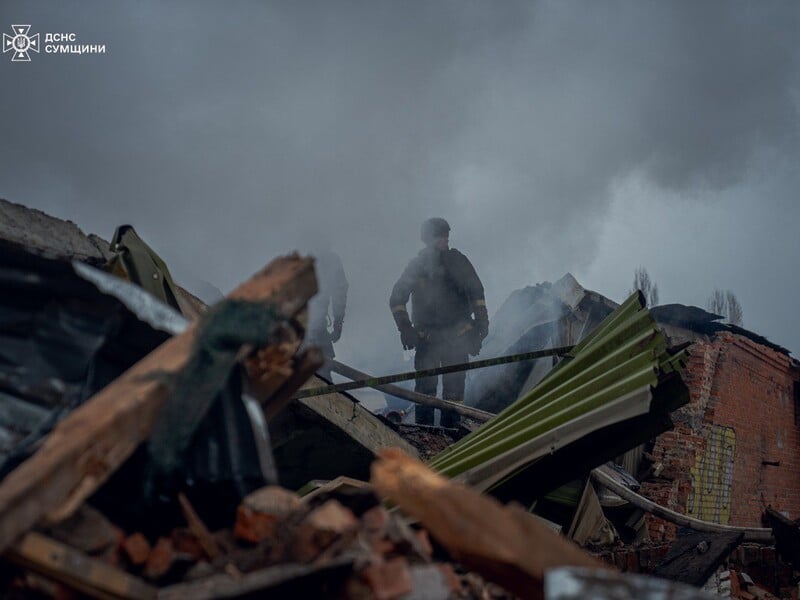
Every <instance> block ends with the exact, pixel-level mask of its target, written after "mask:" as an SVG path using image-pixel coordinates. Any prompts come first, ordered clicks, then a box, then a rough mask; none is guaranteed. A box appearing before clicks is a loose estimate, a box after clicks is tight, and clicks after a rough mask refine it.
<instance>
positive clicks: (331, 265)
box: [306, 248, 348, 379]
mask: <svg viewBox="0 0 800 600" xmlns="http://www.w3.org/2000/svg"><path fill="white" fill-rule="evenodd" d="M314 258H315V261H316V273H317V286H318V288H319V291H318V292H317V295H316V296H314V297H313V298H312V299H311V301H310V302H309V303H308V332H307V333H306V342H307V343H309V344H316V345H317V346H319V347H320V350H322V353H323V354H324V355H325V358H326V359H327V360H330V359H332V358H333V357H334V356H335V353H334V352H333V344H334V343H335V342H338V341H339V338H340V337H341V336H342V323H344V311H345V308H346V306H347V288H348V284H347V278H346V277H345V274H344V266H343V265H342V259H341V258H339V255H338V254H336V253H335V252H333V251H332V250H330V249H328V248H323V249H322V250H320V251H318V252H317V253H316V254H315V256H314ZM328 327H331V329H330V330H329V329H328ZM319 373H320V374H321V375H322V376H323V377H326V378H327V379H330V378H331V367H330V364H329V363H328V362H326V363H325V365H324V366H323V367H322V368H321V369H320V370H319Z"/></svg>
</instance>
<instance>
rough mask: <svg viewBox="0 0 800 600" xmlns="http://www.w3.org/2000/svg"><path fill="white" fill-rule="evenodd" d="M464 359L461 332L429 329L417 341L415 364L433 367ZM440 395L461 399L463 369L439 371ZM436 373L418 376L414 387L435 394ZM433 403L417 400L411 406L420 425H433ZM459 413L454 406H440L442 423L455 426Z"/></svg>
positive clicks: (445, 425) (437, 378)
mask: <svg viewBox="0 0 800 600" xmlns="http://www.w3.org/2000/svg"><path fill="white" fill-rule="evenodd" d="M463 362H467V351H466V349H465V348H464V341H463V336H462V337H457V336H445V335H442V334H441V333H440V332H430V333H428V334H427V335H426V336H425V337H424V338H423V337H421V338H420V339H419V341H418V343H417V352H416V355H415V357H414V368H415V369H416V370H417V371H420V370H422V369H434V368H436V367H441V366H446V365H454V364H459V363H463ZM441 377H442V398H444V399H445V400H452V401H454V402H463V401H464V382H465V380H466V373H465V372H464V371H460V372H458V373H448V374H447V375H442V376H441ZM438 384H439V377H424V378H422V379H417V380H416V383H415V386H414V389H415V390H416V391H417V392H419V393H420V394H427V395H428V396H435V395H436V388H437V386H438ZM433 410H434V409H433V407H432V406H423V405H421V404H417V406H416V407H415V408H414V414H415V418H414V420H415V422H416V423H417V424H420V425H433ZM459 422H460V417H459V414H458V413H457V412H455V411H453V410H442V419H441V421H440V425H441V426H442V427H458V424H459Z"/></svg>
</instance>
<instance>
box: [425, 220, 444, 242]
mask: <svg viewBox="0 0 800 600" xmlns="http://www.w3.org/2000/svg"><path fill="white" fill-rule="evenodd" d="M448 233H450V225H449V224H448V223H447V221H445V220H444V219H440V218H439V217H434V218H433V219H428V220H427V221H425V222H424V223H423V224H422V232H421V235H420V237H421V238H422V241H423V242H424V243H425V244H430V243H431V242H433V240H435V239H436V238H439V237H442V236H444V235H447V234H448Z"/></svg>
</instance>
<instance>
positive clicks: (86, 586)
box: [3, 532, 158, 600]
mask: <svg viewBox="0 0 800 600" xmlns="http://www.w3.org/2000/svg"><path fill="white" fill-rule="evenodd" d="M3 557H4V558H6V559H8V560H9V561H11V562H13V563H15V564H17V565H20V566H22V567H25V568H26V569H30V570H31V571H34V572H36V573H40V574H42V575H44V576H45V577H48V578H50V579H53V580H55V581H58V582H60V583H63V584H65V585H67V586H69V587H71V588H73V589H75V590H78V591H79V592H82V593H84V594H88V595H89V596H91V597H93V598H103V599H109V600H111V599H113V600H116V599H119V598H128V599H131V600H150V599H155V598H156V597H157V596H158V591H157V589H156V588H154V587H153V586H151V585H148V584H147V583H145V582H144V581H142V580H141V579H139V578H138V577H134V576H132V575H129V574H128V573H126V572H125V571H123V570H121V569H118V568H117V567H114V566H112V565H109V564H108V563H105V562H103V561H101V560H98V559H96V558H92V557H91V556H88V555H86V554H84V553H83V552H81V551H79V550H75V549H74V548H70V547H69V546H66V545H64V544H62V543H60V542H57V541H55V540H53V539H50V538H48V537H46V536H44V535H42V534H40V533H36V532H31V533H28V534H26V535H25V536H24V537H23V538H22V539H21V540H20V541H19V542H17V543H16V544H14V545H13V546H12V547H11V548H9V549H8V550H6V552H5V553H4V554H3Z"/></svg>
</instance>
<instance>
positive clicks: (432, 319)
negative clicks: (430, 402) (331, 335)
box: [389, 218, 489, 427]
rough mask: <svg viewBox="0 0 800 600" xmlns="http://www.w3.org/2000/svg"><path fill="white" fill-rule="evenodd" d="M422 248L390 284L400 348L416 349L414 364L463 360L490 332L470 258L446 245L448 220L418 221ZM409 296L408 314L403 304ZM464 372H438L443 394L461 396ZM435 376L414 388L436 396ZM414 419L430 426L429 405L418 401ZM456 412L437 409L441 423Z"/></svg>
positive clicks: (453, 422) (452, 420)
mask: <svg viewBox="0 0 800 600" xmlns="http://www.w3.org/2000/svg"><path fill="white" fill-rule="evenodd" d="M421 237H422V241H423V243H424V244H425V247H424V248H423V249H422V250H421V251H420V253H419V254H418V255H417V256H416V257H414V258H413V259H411V262H409V263H408V266H407V267H406V268H405V270H404V271H403V274H402V275H401V276H400V279H398V280H397V283H395V285H394V288H393V289H392V294H391V297H390V299H389V304H390V306H391V309H392V315H393V316H394V320H395V323H396V324H397V328H398V330H399V331H400V341H401V343H402V344H403V348H405V349H411V348H416V356H415V358H414V368H415V369H417V370H422V369H430V368H435V367H440V366H444V365H450V364H457V363H463V362H466V361H467V358H468V355H470V354H471V355H473V356H477V355H478V353H479V352H480V347H481V343H482V341H483V339H484V338H485V337H486V335H487V334H488V332H489V315H488V313H487V311H486V300H485V298H484V292H483V284H482V283H481V280H480V279H479V278H478V274H477V273H476V272H475V268H474V267H473V266H472V263H470V261H469V259H468V258H467V257H466V256H464V255H463V254H462V253H461V252H459V251H458V250H456V249H455V248H450V225H449V224H448V223H447V221H445V220H444V219H440V218H434V219H428V220H427V221H425V222H424V223H423V224H422V233H421ZM409 298H410V299H411V316H409V314H408V311H407V310H406V303H407V302H408V301H409ZM465 380H466V374H465V372H464V371H461V372H458V373H449V374H447V375H443V376H442V397H443V398H444V399H445V400H451V401H453V402H463V401H464V384H465ZM437 384H438V378H437V377H426V378H423V379H417V380H416V384H415V389H416V391H417V392H419V393H422V394H427V395H430V396H435V395H436V388H437ZM415 415H416V419H415V420H416V422H417V423H419V424H423V425H433V408H432V407H429V406H421V405H417V406H416V408H415ZM459 422H460V419H459V415H458V413H456V412H455V411H451V410H444V411H442V418H441V421H440V423H441V425H442V426H443V427H457V426H458V424H459Z"/></svg>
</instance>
